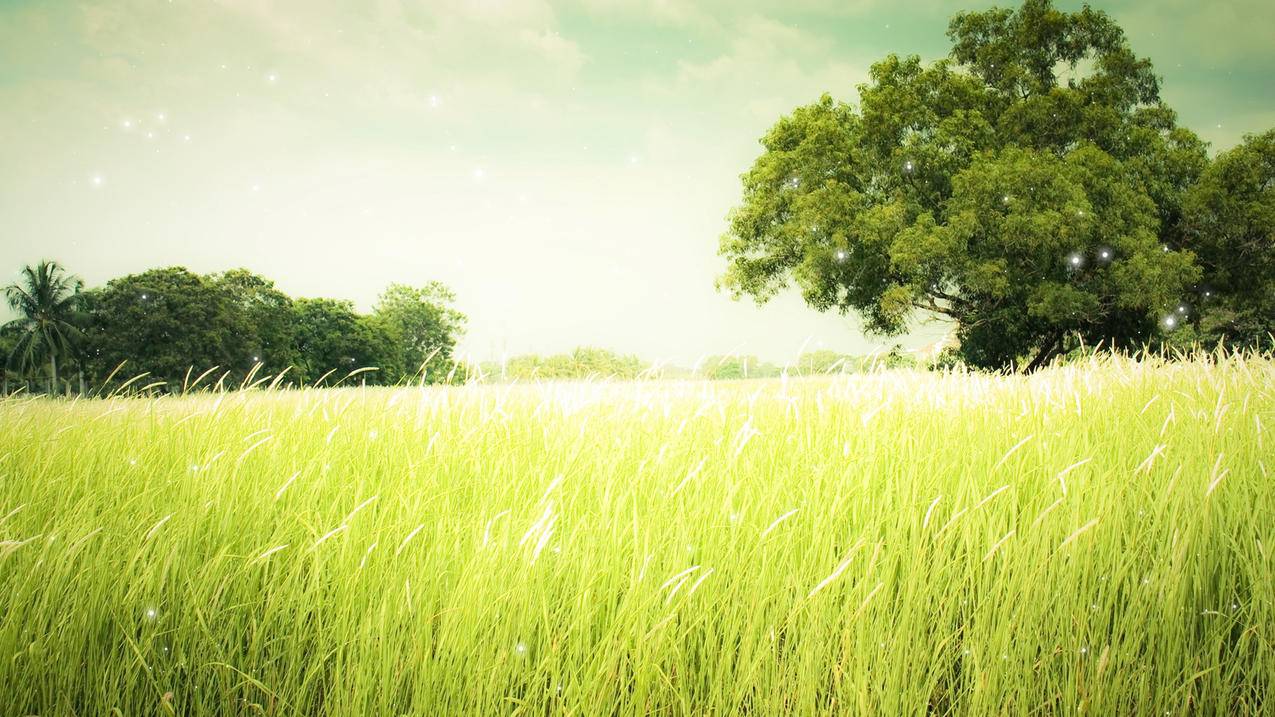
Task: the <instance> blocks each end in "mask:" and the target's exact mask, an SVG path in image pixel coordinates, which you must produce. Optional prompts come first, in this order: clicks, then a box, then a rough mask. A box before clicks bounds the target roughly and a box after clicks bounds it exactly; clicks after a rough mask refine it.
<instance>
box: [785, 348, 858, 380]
mask: <svg viewBox="0 0 1275 717" xmlns="http://www.w3.org/2000/svg"><path fill="white" fill-rule="evenodd" d="M796 368H797V372H798V373H800V374H802V375H804V376H818V375H822V374H829V373H852V372H854V371H856V370H858V368H859V361H858V359H856V358H855V357H854V356H850V355H847V354H841V353H837V352H836V351H831V350H828V349H819V350H817V351H809V352H807V353H804V354H802V355H801V357H800V358H798V359H797V366H796Z"/></svg>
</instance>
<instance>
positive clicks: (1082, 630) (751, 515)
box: [0, 355, 1275, 715]
mask: <svg viewBox="0 0 1275 717" xmlns="http://www.w3.org/2000/svg"><path fill="white" fill-rule="evenodd" d="M1271 427H1275V362H1272V360H1270V359H1265V358H1260V357H1252V356H1249V357H1243V356H1229V357H1226V356H1221V357H1219V356H1209V355H1201V356H1199V357H1197V358H1195V359H1192V360H1189V361H1181V362H1167V361H1161V360H1157V359H1154V358H1144V359H1143V360H1141V361H1134V360H1131V359H1126V358H1112V357H1107V358H1100V359H1090V360H1086V361H1083V362H1080V363H1078V364H1073V365H1065V366H1058V367H1053V368H1049V369H1046V370H1043V371H1041V372H1039V373H1036V374H1033V375H1031V376H1026V377H1024V376H1009V377H1006V376H991V375H979V374H965V373H960V372H953V373H923V372H909V371H884V372H879V373H873V374H869V375H861V376H836V377H819V378H804V379H789V380H784V379H775V380H764V381H760V380H754V381H740V382H698V381H651V382H629V383H623V382H605V381H596V382H576V383H565V382H564V383H541V384H527V385H503V386H462V387H423V388H358V387H351V388H338V389H322V390H315V389H306V390H286V391H285V390H277V391H271V390H260V389H258V390H250V391H242V392H225V393H197V394H191V395H185V396H168V397H123V396H117V397H113V398H105V399H93V400H77V401H72V400H48V399H43V398H35V397H21V396H16V397H10V398H8V399H6V400H4V401H3V402H0V700H2V701H3V705H0V714H5V715H21V714H40V715H108V714H114V715H150V714H180V715H205V714H209V715H211V714H217V715H319V714H323V715H397V714H412V715H545V714H555V715H556V714H563V715H612V714H615V715H630V714H650V715H780V714H796V715H815V714H853V715H903V714H937V715H992V714H1006V715H1061V714H1068V715H1071V714H1093V715H1115V714H1123V715H1134V714H1136V715H1188V714H1190V715H1194V714H1270V713H1272V712H1273V711H1275V698H1272V697H1269V696H1268V693H1269V691H1270V690H1271V689H1273V688H1275V685H1273V684H1272V682H1275V648H1273V647H1272V640H1273V639H1275V635H1273V634H1272V633H1273V631H1275V560H1273V559H1272V554H1271V551H1272V550H1275V482H1273V481H1272V479H1271V475H1270V472H1269V471H1270V470H1271V469H1275V460H1273V458H1275V451H1272V450H1271V448H1272V439H1271V438H1267V437H1266V436H1265V432H1267V431H1269V430H1270V428H1271Z"/></svg>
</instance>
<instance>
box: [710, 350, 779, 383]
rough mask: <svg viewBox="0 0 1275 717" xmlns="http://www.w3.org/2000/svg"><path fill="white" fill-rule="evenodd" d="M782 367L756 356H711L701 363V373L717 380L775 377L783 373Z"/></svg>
mask: <svg viewBox="0 0 1275 717" xmlns="http://www.w3.org/2000/svg"><path fill="white" fill-rule="evenodd" d="M781 372H782V371H781V369H780V368H779V367H778V366H776V365H775V364H773V363H768V362H765V361H762V360H761V359H759V358H757V357H756V356H740V355H736V354H731V355H729V356H709V357H707V358H705V359H704V360H703V362H701V363H700V375H701V376H703V377H704V378H709V379H716V380H734V379H741V378H773V377H775V376H778V375H779V374H780V373H781Z"/></svg>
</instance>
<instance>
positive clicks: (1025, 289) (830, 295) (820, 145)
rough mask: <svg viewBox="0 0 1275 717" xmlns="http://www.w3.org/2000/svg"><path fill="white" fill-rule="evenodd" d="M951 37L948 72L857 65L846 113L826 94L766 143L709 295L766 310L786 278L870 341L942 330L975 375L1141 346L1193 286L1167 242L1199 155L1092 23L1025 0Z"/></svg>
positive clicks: (1105, 32) (1146, 79) (1148, 80)
mask: <svg viewBox="0 0 1275 717" xmlns="http://www.w3.org/2000/svg"><path fill="white" fill-rule="evenodd" d="M948 34H949V36H950V37H951V39H952V41H953V49H952V52H951V55H950V56H949V57H948V58H945V59H942V60H939V61H937V62H934V63H931V64H929V65H924V64H922V62H921V61H920V59H919V58H917V57H915V56H914V57H908V58H899V57H897V56H894V55H891V56H889V57H887V58H885V59H884V60H882V61H880V62H878V63H876V64H875V65H873V67H872V69H871V80H872V81H871V82H870V83H869V84H866V85H862V86H860V87H859V95H860V100H861V105H860V109H859V110H858V111H856V110H855V109H854V108H852V107H851V106H849V105H846V104H842V103H838V102H834V101H833V100H832V98H831V97H829V96H827V95H824V96H823V97H822V98H821V99H820V100H819V101H818V102H816V103H814V104H812V105H808V106H804V107H799V108H797V109H796V110H794V111H793V113H792V114H791V115H789V116H786V117H783V118H781V119H780V120H779V122H778V123H776V124H775V126H774V127H773V128H771V130H770V131H769V132H768V133H767V134H766V136H765V137H763V139H762V146H763V148H764V152H763V154H762V155H761V156H760V157H759V158H758V159H757V161H756V162H755V163H754V165H753V167H752V168H751V169H750V170H749V171H748V172H747V173H746V174H745V175H744V176H743V188H744V196H743V203H742V204H741V205H740V206H739V207H737V208H736V209H735V210H733V212H732V213H731V217H730V229H729V232H728V233H727V234H726V235H725V236H724V237H723V238H722V243H721V253H722V255H723V256H724V257H725V258H726V259H727V260H728V269H727V271H726V273H725V275H724V276H723V277H722V278H721V279H720V280H719V285H720V286H721V287H724V288H726V289H728V290H730V291H731V293H732V294H733V295H734V296H735V297H736V298H738V297H740V296H743V295H750V296H752V297H754V298H755V299H756V300H757V301H759V302H762V301H766V300H768V299H769V298H770V297H772V296H773V295H774V294H775V293H776V292H777V291H779V290H780V289H781V288H783V287H784V286H785V285H787V284H788V282H790V281H792V282H795V283H796V284H797V286H798V287H799V288H800V289H801V291H802V294H803V296H804V298H805V300H806V302H807V303H808V304H809V305H811V306H812V307H814V308H816V309H818V310H820V311H827V310H834V309H835V310H838V311H841V312H843V313H844V312H847V311H850V310H854V311H856V312H858V313H860V314H861V315H862V316H863V318H864V321H865V325H866V327H867V328H868V329H869V330H870V331H873V332H876V333H879V334H885V335H893V334H898V333H901V332H903V331H905V330H906V329H907V327H908V326H909V325H910V323H911V321H912V320H913V318H914V317H915V316H917V314H918V312H928V313H934V314H940V315H945V316H947V317H950V318H952V319H953V320H955V321H956V322H957V323H958V326H959V328H958V336H959V338H960V347H961V348H960V351H961V354H962V358H963V359H964V360H965V361H967V362H968V363H970V364H972V365H975V366H982V367H990V368H998V369H1004V368H1011V367H1013V366H1015V365H1024V364H1025V365H1026V366H1027V367H1029V368H1035V367H1037V366H1039V365H1042V364H1043V363H1044V362H1045V361H1047V360H1048V359H1049V358H1050V357H1052V356H1053V355H1055V354H1057V353H1059V352H1061V351H1063V350H1065V349H1066V346H1065V343H1066V342H1067V341H1072V342H1076V341H1083V342H1085V343H1088V344H1090V345H1092V344H1097V343H1099V342H1105V343H1107V344H1113V343H1116V344H1122V345H1125V346H1129V345H1134V344H1137V343H1139V342H1142V341H1145V340H1146V339H1148V338H1149V337H1151V336H1152V335H1153V333H1154V331H1155V329H1156V326H1157V321H1158V320H1159V319H1160V318H1161V317H1163V316H1164V314H1165V313H1166V312H1167V311H1170V310H1172V309H1171V307H1172V306H1174V305H1176V304H1177V302H1179V301H1180V300H1181V297H1182V294H1183V292H1184V291H1185V290H1186V289H1187V287H1189V286H1190V285H1191V284H1192V283H1193V282H1195V281H1197V280H1198V278H1199V273H1198V269H1197V268H1196V267H1195V265H1194V263H1193V257H1192V254H1191V252H1190V251H1189V250H1188V249H1187V248H1186V247H1184V246H1182V245H1181V242H1179V241H1177V238H1178V235H1177V234H1175V233H1174V230H1173V228H1174V226H1175V225H1176V220H1177V217H1178V216H1179V215H1180V213H1181V201H1182V200H1181V195H1182V193H1183V191H1184V190H1185V188H1186V187H1187V186H1188V185H1189V184H1190V183H1191V182H1192V181H1193V180H1194V179H1195V177H1196V176H1198V174H1199V172H1200V171H1201V170H1202V169H1203V167H1204V166H1205V164H1206V156H1205V152H1204V145H1203V143H1202V142H1201V141H1200V140H1199V139H1198V138H1197V137H1195V135H1193V134H1192V133H1191V132H1189V131H1187V130H1185V129H1182V128H1180V127H1177V126H1176V124H1175V118H1174V114H1173V112H1172V111H1171V110H1170V109H1169V108H1168V107H1167V106H1165V105H1164V103H1163V102H1161V101H1160V99H1159V90H1158V83H1157V80H1156V78H1155V75H1154V74H1153V72H1152V68H1151V65H1150V62H1149V61H1147V60H1145V59H1140V58H1137V57H1136V56H1135V55H1134V54H1133V53H1132V51H1131V50H1130V49H1129V47H1128V44H1127V43H1126V41H1125V38H1124V34H1123V32H1122V31H1121V29H1120V28H1119V26H1117V25H1116V24H1115V23H1114V22H1113V21H1112V20H1111V19H1110V18H1108V17H1107V16H1106V15H1105V14H1103V13H1101V12H1098V11H1095V10H1092V9H1090V8H1088V7H1086V8H1084V9H1082V10H1081V11H1079V12H1076V13H1065V12H1061V11H1058V10H1056V9H1054V8H1053V7H1052V5H1051V4H1050V3H1049V2H1048V0H1027V2H1025V3H1024V4H1023V5H1022V7H1021V8H1019V9H1018V10H1017V11H1010V10H1000V9H997V10H990V11H987V12H981V13H962V14H960V15H957V16H956V17H955V18H953V20H952V23H951V25H950V28H949V32H948ZM1082 69H1088V72H1087V73H1085V72H1082V71H1081V70H1082ZM1060 70H1061V71H1064V72H1065V73H1066V74H1068V75H1072V77H1070V78H1069V79H1066V81H1064V79H1063V78H1062V77H1060V76H1059V74H1058V73H1059V71H1060ZM1033 353H1034V354H1035V356H1034V360H1032V361H1030V362H1027V361H1024V360H1023V359H1024V358H1025V357H1026V356H1029V355H1031V354H1033Z"/></svg>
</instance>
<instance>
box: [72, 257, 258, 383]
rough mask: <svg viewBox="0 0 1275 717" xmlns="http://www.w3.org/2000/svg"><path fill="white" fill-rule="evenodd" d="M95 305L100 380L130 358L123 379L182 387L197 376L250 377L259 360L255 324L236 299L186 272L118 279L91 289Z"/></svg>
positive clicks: (93, 354) (93, 336) (94, 356)
mask: <svg viewBox="0 0 1275 717" xmlns="http://www.w3.org/2000/svg"><path fill="white" fill-rule="evenodd" d="M87 306H88V309H89V314H90V328H89V331H88V343H89V363H90V365H91V366H92V367H93V370H94V373H95V375H96V377H97V378H98V380H102V379H104V378H105V377H106V376H107V375H109V374H110V373H111V372H112V371H114V369H115V368H116V367H117V366H119V365H120V364H122V363H124V362H125V361H127V362H128V363H127V366H126V368H125V370H124V371H123V373H122V374H120V375H119V376H118V378H127V377H131V376H136V375H138V374H140V373H143V372H146V373H149V378H151V379H153V380H160V381H165V382H166V383H167V387H168V388H169V389H170V390H178V389H180V388H181V387H182V385H183V383H184V381H185V379H186V377H187V376H188V375H191V374H192V372H193V374H194V375H198V374H200V373H202V372H203V371H205V370H207V369H211V368H213V367H219V368H220V372H226V371H229V372H230V373H231V374H232V375H243V374H244V373H245V372H246V371H247V370H248V369H250V368H251V366H252V364H253V363H254V358H255V357H254V355H253V354H252V351H253V350H254V348H255V347H253V346H251V345H250V342H251V339H252V337H253V331H252V326H251V324H250V323H249V322H248V320H247V318H246V316H245V314H244V312H243V311H242V310H241V309H240V306H239V304H238V303H237V299H236V296H235V294H233V293H232V292H231V291H230V290H229V289H228V288H227V287H226V286H224V285H222V284H219V283H218V282H217V281H214V280H212V279H208V278H205V277H202V276H199V275H198V274H193V273H191V272H189V271H187V270H186V269H184V268H182V267H169V268H165V269H152V270H150V271H146V272H143V273H141V274H132V275H129V276H124V277H121V278H118V279H113V280H112V281H110V282H108V283H107V284H106V286H104V287H101V288H99V289H94V290H93V291H90V292H88V302H87ZM220 372H219V373H220Z"/></svg>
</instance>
